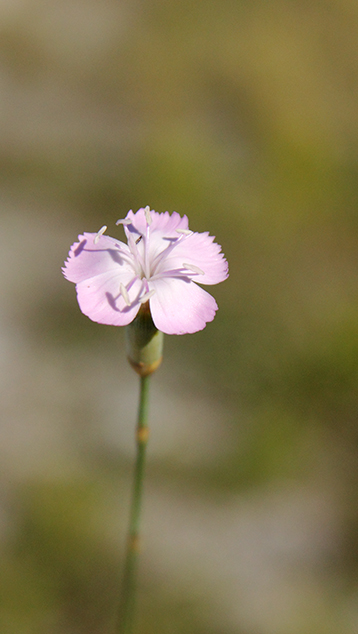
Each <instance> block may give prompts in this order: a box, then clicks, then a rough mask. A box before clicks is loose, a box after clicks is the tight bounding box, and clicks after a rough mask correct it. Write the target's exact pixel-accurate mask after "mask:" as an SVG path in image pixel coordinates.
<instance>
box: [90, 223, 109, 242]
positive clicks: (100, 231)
mask: <svg viewBox="0 0 358 634" xmlns="http://www.w3.org/2000/svg"><path fill="white" fill-rule="evenodd" d="M106 229H107V225H103V227H101V228H100V230H99V231H97V233H96V235H95V237H94V239H93V244H97V242H98V241H99V239H100V237H101V236H103V234H104V232H105V231H106Z"/></svg>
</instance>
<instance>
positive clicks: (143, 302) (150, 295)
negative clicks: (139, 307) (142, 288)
mask: <svg viewBox="0 0 358 634" xmlns="http://www.w3.org/2000/svg"><path fill="white" fill-rule="evenodd" d="M154 294H155V288H153V289H152V290H151V291H149V292H148V293H145V294H144V295H143V296H142V297H141V298H140V300H139V303H140V304H145V302H147V301H148V299H150V298H151V297H153V295H154Z"/></svg>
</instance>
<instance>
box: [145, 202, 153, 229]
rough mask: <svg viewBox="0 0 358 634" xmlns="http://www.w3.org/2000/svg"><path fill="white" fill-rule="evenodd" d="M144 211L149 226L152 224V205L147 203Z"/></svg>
mask: <svg viewBox="0 0 358 634" xmlns="http://www.w3.org/2000/svg"><path fill="white" fill-rule="evenodd" d="M144 213H145V219H146V221H147V225H148V227H149V225H151V224H152V216H151V215H150V207H149V205H147V206H146V208H145V209H144Z"/></svg>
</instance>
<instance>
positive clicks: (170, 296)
mask: <svg viewBox="0 0 358 634" xmlns="http://www.w3.org/2000/svg"><path fill="white" fill-rule="evenodd" d="M116 224H117V225H119V224H122V225H123V227H124V231H125V234H126V237H127V241H128V244H124V243H123V242H120V241H119V240H116V239H114V238H110V237H108V236H105V235H103V234H104V232H105V230H106V229H107V227H105V226H104V227H102V229H100V230H99V231H98V233H84V234H83V235H80V236H79V237H78V239H79V242H75V243H74V244H73V245H72V247H71V249H70V252H69V256H68V259H67V261H66V262H65V266H64V267H63V269H62V271H63V274H64V276H65V277H66V279H68V280H69V281H70V282H74V283H75V284H76V290H77V299H78V303H79V306H80V308H81V311H82V312H83V313H84V314H85V315H87V316H88V317H90V319H92V320H93V321H96V322H99V323H101V324H109V325H113V326H126V325H128V324H129V323H131V322H132V321H133V319H134V318H135V316H136V315H137V313H138V311H139V309H140V307H141V305H142V304H145V303H146V302H148V301H149V307H150V312H151V315H152V319H153V322H154V325H155V326H156V328H157V329H158V330H161V331H162V332H164V333H166V334H168V335H182V334H185V333H193V332H197V331H198V330H202V329H203V328H205V325H206V323H207V322H209V321H212V320H213V319H214V316H215V312H216V310H217V308H218V307H217V304H216V301H215V299H214V298H213V297H212V296H211V295H209V293H207V292H206V291H204V290H203V289H202V288H201V287H200V286H198V285H197V283H199V284H217V283H218V282H222V281H223V280H225V279H226V278H227V277H228V265H227V262H226V260H225V258H224V255H223V254H222V253H221V247H220V246H219V245H218V244H216V243H215V242H214V238H213V237H212V236H209V233H208V232H205V233H195V232H193V231H190V230H189V227H188V218H187V217H186V216H183V218H181V216H180V215H179V214H178V213H176V212H175V211H174V212H173V213H172V214H171V215H170V214H169V213H168V212H167V211H166V212H165V213H161V214H160V213H157V212H155V211H150V208H149V207H146V208H145V209H139V210H138V211H137V213H135V214H134V213H133V211H130V212H129V213H128V214H127V216H126V217H125V218H124V219H123V220H118V221H117V223H116Z"/></svg>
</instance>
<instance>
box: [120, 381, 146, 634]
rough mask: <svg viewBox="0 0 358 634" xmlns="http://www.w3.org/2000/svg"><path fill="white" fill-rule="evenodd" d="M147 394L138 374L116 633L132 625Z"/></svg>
mask: <svg viewBox="0 0 358 634" xmlns="http://www.w3.org/2000/svg"><path fill="white" fill-rule="evenodd" d="M148 395H149V375H148V376H141V377H140V400H139V410H138V422H137V431H136V442H137V458H136V464H135V471H134V482H133V492H132V502H131V512H130V522H129V535H128V542H127V551H126V559H125V564H124V576H123V587H122V597H121V603H120V612H119V621H118V627H117V633H118V634H131V632H132V627H133V613H134V603H135V592H136V576H137V574H136V573H137V561H138V552H139V526H140V515H141V502H142V493H143V479H144V467H145V453H146V446H147V440H148V425H147V416H148V400H149V399H148Z"/></svg>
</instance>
